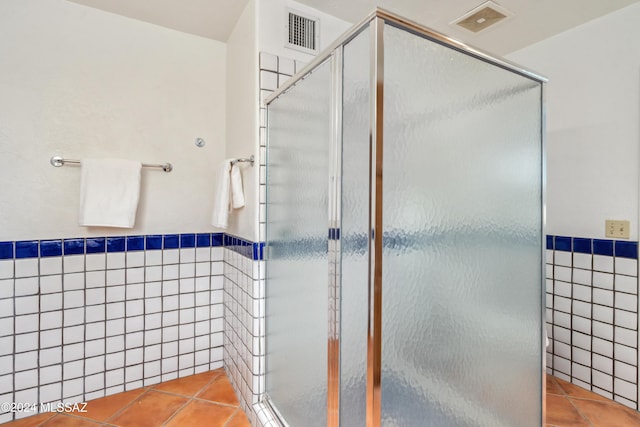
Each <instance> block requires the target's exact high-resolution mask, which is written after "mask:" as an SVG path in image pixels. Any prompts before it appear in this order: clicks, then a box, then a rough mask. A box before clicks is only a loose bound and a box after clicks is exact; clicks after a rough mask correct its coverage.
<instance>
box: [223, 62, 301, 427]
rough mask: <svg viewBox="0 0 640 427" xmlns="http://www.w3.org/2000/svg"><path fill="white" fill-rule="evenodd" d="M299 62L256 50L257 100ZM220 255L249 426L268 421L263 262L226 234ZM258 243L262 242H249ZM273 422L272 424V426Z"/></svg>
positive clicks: (228, 332) (229, 338) (230, 365)
mask: <svg viewBox="0 0 640 427" xmlns="http://www.w3.org/2000/svg"><path fill="white" fill-rule="evenodd" d="M302 66H303V64H301V63H299V62H296V61H293V60H291V59H287V58H281V57H278V56H275V55H271V54H268V53H264V52H263V53H260V69H259V73H260V101H261V103H262V102H264V100H265V99H266V98H267V97H268V96H269V95H270V94H271V93H272V92H273V91H274V90H275V89H277V88H278V87H279V86H281V85H282V84H283V83H284V82H285V81H287V80H288V79H289V78H290V77H291V76H292V75H293V74H295V73H296V72H297V71H299V70H300V69H301V68H302ZM256 108H260V133H259V135H260V155H259V160H260V162H259V163H260V165H259V167H260V171H259V174H260V223H259V236H260V242H264V241H265V238H266V235H265V225H266V217H265V213H266V209H265V208H266V171H265V163H266V149H267V147H266V140H267V138H266V109H265V108H264V105H259V106H256ZM227 239H228V241H227V242H225V253H224V261H225V264H224V276H225V286H224V307H225V329H224V331H225V337H224V338H225V341H224V351H225V355H224V361H225V368H226V369H227V372H228V373H229V377H230V379H231V382H232V383H233V385H234V387H235V389H236V391H237V392H238V394H239V395H240V401H241V405H242V408H243V409H244V410H245V412H246V413H247V416H248V417H249V419H250V420H251V422H252V424H253V425H263V426H266V425H270V424H269V423H270V418H269V414H268V412H267V411H265V410H264V408H263V406H262V405H261V404H260V402H259V398H260V395H261V394H262V393H264V391H265V381H264V378H265V350H264V337H265V330H264V305H265V302H264V295H265V285H264V274H265V269H264V261H262V259H263V258H262V251H258V252H256V251H255V250H254V251H253V253H251V252H250V251H248V250H247V249H246V248H247V247H248V246H250V245H252V244H251V242H246V241H243V240H242V239H238V238H234V237H232V236H228V237H227ZM256 245H258V246H259V247H262V244H261V243H260V244H256V243H253V247H254V248H255V247H256ZM274 425H275V424H274Z"/></svg>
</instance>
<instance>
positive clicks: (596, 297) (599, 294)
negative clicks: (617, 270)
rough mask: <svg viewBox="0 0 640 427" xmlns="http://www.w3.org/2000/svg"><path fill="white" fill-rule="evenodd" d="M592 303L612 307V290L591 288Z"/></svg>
mask: <svg viewBox="0 0 640 427" xmlns="http://www.w3.org/2000/svg"><path fill="white" fill-rule="evenodd" d="M593 303H594V304H600V305H606V306H608V307H613V292H612V291H609V290H605V289H597V288H594V289H593Z"/></svg>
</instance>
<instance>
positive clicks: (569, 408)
mask: <svg viewBox="0 0 640 427" xmlns="http://www.w3.org/2000/svg"><path fill="white" fill-rule="evenodd" d="M545 421H546V422H547V423H548V424H551V425H557V426H562V427H569V426H571V427H590V426H589V423H588V422H587V421H585V419H584V418H583V417H582V416H581V415H580V413H579V412H578V411H577V410H576V408H575V407H574V406H573V405H572V404H571V402H570V401H569V399H568V398H566V397H564V396H556V395H555V394H548V395H547V419H546V420H545Z"/></svg>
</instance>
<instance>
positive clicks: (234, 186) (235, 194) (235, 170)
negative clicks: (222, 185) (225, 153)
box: [231, 164, 244, 209]
mask: <svg viewBox="0 0 640 427" xmlns="http://www.w3.org/2000/svg"><path fill="white" fill-rule="evenodd" d="M231 201H232V203H231V206H232V207H233V209H238V208H241V207H243V206H244V190H243V189H242V172H241V171H240V166H238V164H235V165H232V166H231Z"/></svg>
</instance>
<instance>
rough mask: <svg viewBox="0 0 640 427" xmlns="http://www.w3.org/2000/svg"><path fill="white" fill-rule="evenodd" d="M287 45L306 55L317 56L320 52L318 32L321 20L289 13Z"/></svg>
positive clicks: (293, 12)
mask: <svg viewBox="0 0 640 427" xmlns="http://www.w3.org/2000/svg"><path fill="white" fill-rule="evenodd" d="M287 15H288V16H287V43H286V44H285V46H286V47H288V48H291V49H296V50H300V51H302V52H305V53H311V54H317V53H318V51H319V47H320V46H319V44H320V43H319V41H320V38H319V36H318V30H319V27H320V20H319V19H317V18H313V17H310V16H304V15H303V14H301V13H300V12H296V11H293V10H289V11H288V12H287Z"/></svg>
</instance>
